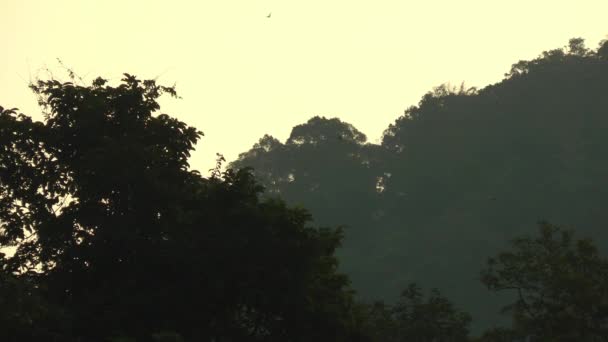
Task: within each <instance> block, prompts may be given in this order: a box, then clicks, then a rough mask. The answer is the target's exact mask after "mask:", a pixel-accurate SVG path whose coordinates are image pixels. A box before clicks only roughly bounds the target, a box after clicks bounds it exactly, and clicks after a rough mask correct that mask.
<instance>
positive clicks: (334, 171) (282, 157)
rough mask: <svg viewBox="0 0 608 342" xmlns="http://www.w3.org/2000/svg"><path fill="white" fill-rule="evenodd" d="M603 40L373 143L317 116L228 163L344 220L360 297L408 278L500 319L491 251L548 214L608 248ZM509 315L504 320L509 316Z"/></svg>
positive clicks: (457, 99) (402, 120) (346, 262)
mask: <svg viewBox="0 0 608 342" xmlns="http://www.w3.org/2000/svg"><path fill="white" fill-rule="evenodd" d="M607 85H608V44H606V43H604V44H603V45H602V46H601V47H600V48H599V49H598V50H596V51H593V50H588V49H586V48H585V47H584V44H583V41H582V39H572V40H571V41H570V43H569V46H567V47H566V48H564V49H556V50H552V51H547V52H544V53H543V54H542V55H541V56H539V57H538V58H537V59H534V60H531V61H520V62H518V63H516V64H514V65H513V67H512V69H511V71H510V72H509V73H508V74H506V75H505V79H504V80H502V81H501V82H499V83H497V84H493V85H490V86H487V87H485V88H483V89H480V90H476V89H467V88H465V87H460V88H451V87H449V86H441V87H438V88H436V89H434V90H433V91H432V92H429V93H428V94H427V95H425V96H424V97H423V98H422V100H421V101H420V103H419V104H418V106H414V107H410V108H409V109H407V110H406V111H405V113H404V115H403V116H401V117H399V118H397V119H396V120H395V123H394V124H392V125H390V126H389V127H388V128H387V129H386V130H385V132H384V135H383V139H382V143H381V145H374V144H370V143H367V142H366V137H365V135H364V134H363V133H361V132H360V131H358V130H357V129H356V128H354V127H353V126H352V125H350V124H348V123H345V122H342V121H340V120H338V119H326V118H323V117H314V118H312V119H310V120H309V121H308V122H307V123H305V124H303V125H299V126H296V127H295V128H294V129H293V131H292V134H291V136H290V137H289V139H288V140H287V141H286V142H285V143H282V142H280V141H278V140H277V139H274V138H272V137H271V136H269V135H266V136H264V137H263V138H262V139H260V141H259V142H258V143H257V144H256V145H254V147H253V148H252V149H251V150H249V151H247V152H245V153H242V154H241V155H240V157H239V159H238V160H236V161H234V162H233V163H232V164H231V165H232V166H234V167H244V166H251V167H253V168H254V172H255V175H256V176H257V177H258V179H259V180H260V181H261V182H262V184H263V185H264V186H265V187H266V188H267V191H268V194H278V195H280V196H282V197H283V198H284V199H286V200H287V201H288V203H292V204H301V205H302V206H304V207H306V208H308V209H310V210H311V212H312V214H313V217H314V218H315V222H316V223H317V224H321V225H336V224H344V225H346V227H347V228H346V229H345V235H346V241H345V243H344V247H343V248H342V249H341V250H340V251H339V257H340V261H341V266H342V269H343V270H344V271H346V273H348V274H349V275H350V276H351V278H352V279H353V283H354V287H355V289H356V290H358V291H359V293H360V294H361V295H362V296H363V297H365V298H385V299H388V300H393V299H394V298H395V297H396V296H397V294H398V293H399V291H400V289H402V288H403V287H404V286H405V285H406V284H407V283H409V282H410V281H418V282H419V283H421V284H422V285H423V286H424V287H438V288H439V289H440V290H441V291H442V293H444V294H446V296H447V297H449V298H450V299H453V300H454V301H455V302H456V304H457V305H458V306H459V307H461V308H463V309H465V310H467V311H469V312H471V313H472V315H473V324H474V327H475V329H476V330H477V329H479V328H482V327H488V326H492V325H494V324H496V323H497V322H499V321H501V319H500V318H499V315H498V309H497V308H499V307H500V306H501V304H503V303H506V302H507V301H508V299H509V298H508V297H500V298H499V297H497V296H495V295H492V294H491V293H489V292H488V291H487V290H486V289H485V288H484V287H483V286H482V284H481V283H480V281H479V270H480V269H481V268H482V266H483V265H484V263H485V261H486V259H487V257H490V256H491V255H493V254H494V253H495V252H496V251H497V250H498V249H499V248H503V247H504V246H505V244H506V242H507V241H508V240H509V239H512V238H514V237H515V236H517V235H519V234H522V233H527V232H530V231H532V230H534V229H535V227H536V222H537V221H539V220H548V221H550V222H553V223H556V224H560V225H563V226H567V227H576V228H577V229H578V230H579V233H578V234H579V235H581V236H590V237H593V238H594V239H595V240H596V241H597V243H598V245H599V247H600V249H602V250H604V251H606V250H607V249H608V239H607V238H608V209H607V208H606V203H608V158H607V157H606V151H608V134H607V132H608V93H607V90H608V88H607ZM503 321H504V319H503Z"/></svg>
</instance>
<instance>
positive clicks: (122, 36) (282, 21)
mask: <svg viewBox="0 0 608 342" xmlns="http://www.w3.org/2000/svg"><path fill="white" fill-rule="evenodd" d="M268 13H272V16H271V18H266V16H267V14H268ZM606 13H608V1H606V0H595V1H593V0H577V1H560V0H552V1H544V0H542V1H541V0H522V1H520V0H510V1H506V0H501V1H492V0H480V1H466V0H463V1H454V0H446V1H440V0H435V1H412V0H410V1H406V0H400V1H397V0H374V1H368V0H358V1H353V0H349V1H346V0H344V1H342V0H341V1H337V0H333V1H332V0H298V1H295V0H240V1H236V0H214V1H152V0H144V1H134V0H104V1H93V0H80V1H76V0H74V1H67V0H53V1H48V0H40V1H28V0H0V18H1V19H0V49H1V51H2V52H1V54H0V56H1V57H0V62H1V63H0V105H2V106H4V107H19V108H20V109H21V110H22V111H23V112H25V113H27V114H30V115H34V116H37V117H39V116H38V115H39V113H40V110H39V109H38V108H37V105H36V102H35V98H34V96H33V95H32V94H31V93H30V92H29V90H28V88H27V82H28V79H29V78H30V77H36V75H38V74H40V75H41V76H44V73H40V69H41V68H43V67H45V66H47V67H49V68H50V69H51V70H57V72H56V74H59V75H61V73H60V72H59V70H60V69H59V66H58V63H57V62H56V58H60V59H61V60H62V61H63V62H64V63H65V64H66V65H67V66H69V67H71V68H73V69H74V70H75V71H76V72H77V73H79V74H80V75H81V76H84V78H85V80H91V79H92V78H94V77H96V76H104V77H106V78H109V79H110V80H114V81H118V80H119V79H120V77H121V74H122V73H123V72H128V73H131V74H135V75H137V76H139V77H140V78H155V77H157V76H158V80H159V81H160V82H161V83H165V84H167V85H171V84H173V83H177V89H178V92H179V94H180V95H181V96H182V97H183V99H182V100H169V99H166V100H163V101H162V102H161V104H162V105H163V112H166V113H168V114H171V115H173V116H176V117H178V118H180V119H181V120H184V121H186V122H188V123H189V124H192V125H194V126H196V127H197V128H199V129H201V130H202V131H203V132H204V133H205V137H204V138H203V140H202V141H201V143H199V145H198V149H197V152H196V153H195V154H194V155H193V160H192V166H193V167H194V168H196V169H199V170H201V171H202V172H204V173H206V171H207V170H208V169H209V168H211V167H212V166H213V164H214V157H215V153H216V152H221V153H223V154H224V155H225V156H226V159H228V160H229V161H230V160H232V159H234V158H235V157H236V156H237V155H238V153H239V152H243V151H245V150H247V149H249V148H250V147H251V146H252V145H253V144H254V143H255V142H256V141H257V139H258V138H260V137H261V136H262V135H263V134H265V133H270V134H272V135H274V136H275V137H277V138H279V139H285V138H286V137H287V136H288V135H289V132H290V131H291V128H292V127H293V126H294V125H297V124H300V123H303V122H305V121H306V120H308V119H309V118H310V117H312V116H314V115H325V116H328V117H334V116H336V117H339V118H340V119H342V120H345V121H347V122H350V123H352V124H354V125H355V126H356V127H357V128H359V129H360V130H362V131H363V132H365V133H366V134H367V135H368V137H369V138H370V141H371V142H374V141H377V140H378V139H379V138H380V136H381V134H382V131H383V130H384V129H385V128H386V127H387V126H388V124H389V123H391V122H393V121H394V120H395V118H397V117H398V116H399V115H401V114H402V113H403V110H404V109H405V108H407V107H409V106H410V105H414V104H417V103H418V101H419V99H420V97H421V96H422V95H423V94H424V93H426V92H427V91H429V90H430V89H431V88H432V87H434V86H437V85H439V84H441V83H444V82H452V83H456V84H459V83H460V82H461V81H465V82H466V84H467V85H470V86H477V87H483V86H485V85H487V84H490V83H495V82H498V81H500V80H501V79H502V77H503V74H504V73H505V72H507V71H508V70H509V68H510V65H511V64H512V63H515V62H517V61H518V60H520V59H529V58H533V57H535V56H537V55H538V54H539V53H540V52H542V51H543V50H547V49H552V48H557V47H561V46H563V45H565V44H566V43H567V41H568V39H569V38H572V37H583V38H585V39H586V40H587V45H588V46H589V47H592V48H595V47H596V46H597V44H598V42H599V41H600V40H601V39H603V38H606V34H608V24H606V20H605V18H606Z"/></svg>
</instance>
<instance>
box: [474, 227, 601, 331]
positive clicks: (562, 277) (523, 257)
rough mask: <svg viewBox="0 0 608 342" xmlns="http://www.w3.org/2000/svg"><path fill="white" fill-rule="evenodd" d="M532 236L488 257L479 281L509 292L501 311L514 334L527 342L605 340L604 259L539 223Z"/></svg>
mask: <svg viewBox="0 0 608 342" xmlns="http://www.w3.org/2000/svg"><path fill="white" fill-rule="evenodd" d="M539 230H540V234H539V236H537V237H534V238H531V237H523V238H518V239H516V240H514V241H513V243H512V246H513V249H512V250H511V251H508V252H504V253H501V254H499V255H498V257H496V258H492V259H489V261H488V268H487V269H486V270H484V271H483V272H482V281H483V283H484V284H485V285H486V286H487V287H488V288H489V289H490V290H493V291H507V290H510V291H514V292H515V293H516V294H517V300H516V301H515V302H514V303H512V304H511V305H509V306H507V307H505V309H504V311H507V312H511V313H512V315H513V318H514V330H515V331H516V332H518V333H519V334H518V335H519V336H523V337H529V338H531V340H532V341H543V342H544V341H547V342H548V341H572V342H574V341H608V260H606V259H605V258H603V257H601V256H600V255H599V254H598V251H597V249H596V247H595V246H594V244H593V243H592V242H591V241H590V240H588V239H582V240H575V239H574V237H573V233H572V231H568V230H563V229H560V228H559V227H557V226H554V225H551V224H548V223H541V224H540V229H539Z"/></svg>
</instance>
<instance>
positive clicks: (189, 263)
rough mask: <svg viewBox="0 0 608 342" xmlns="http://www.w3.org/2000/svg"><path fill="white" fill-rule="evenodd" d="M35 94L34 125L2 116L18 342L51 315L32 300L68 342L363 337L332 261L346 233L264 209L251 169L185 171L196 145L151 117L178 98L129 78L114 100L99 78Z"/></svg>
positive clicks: (305, 216)
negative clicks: (206, 173) (58, 322)
mask: <svg viewBox="0 0 608 342" xmlns="http://www.w3.org/2000/svg"><path fill="white" fill-rule="evenodd" d="M32 89H33V90H34V92H35V93H36V94H38V95H39V101H40V104H41V105H42V107H43V108H44V109H45V113H44V114H45V121H44V122H34V121H32V120H31V118H29V117H27V116H25V115H22V114H17V112H16V110H13V109H10V110H5V109H3V108H0V120H1V122H0V247H6V246H13V247H14V248H16V250H15V253H14V255H13V256H12V257H10V258H8V259H7V260H6V262H5V264H6V269H7V272H6V273H5V274H3V275H2V277H3V278H2V279H0V280H2V283H1V284H2V285H4V287H2V286H0V290H1V291H0V300H4V301H6V302H5V303H6V307H8V308H14V309H15V313H14V314H12V315H13V316H14V317H13V316H10V317H13V318H10V317H9V316H3V317H0V320H2V321H1V322H0V323H2V324H4V325H7V326H8V325H11V328H14V329H16V330H15V332H14V334H13V335H14V336H18V337H19V336H27V335H23V332H24V331H25V330H24V329H25V328H24V327H28V326H36V327H38V326H39V327H46V326H48V324H49V322H50V320H49V317H55V316H56V315H46V314H45V315H43V314H38V312H39V311H40V310H46V309H45V308H46V306H47V304H40V305H37V304H36V303H37V302H36V300H37V298H38V297H37V296H40V298H42V299H43V300H44V302H48V305H49V307H58V308H61V310H62V311H65V312H66V316H65V317H64V318H65V320H66V322H65V326H69V328H65V329H64V330H63V334H64V335H63V336H62V337H61V338H60V339H59V340H62V341H69V340H70V339H74V340H77V341H81V340H86V341H107V340H108V339H113V340H115V341H116V340H124V341H127V340H135V341H159V340H163V341H166V340H168V339H169V340H171V339H172V340H174V341H178V340H183V341H201V340H215V341H311V340H317V341H323V340H332V341H348V340H351V337H352V336H355V335H357V334H358V333H357V328H356V326H355V322H354V321H353V319H352V315H351V311H350V310H351V309H350V308H351V307H352V306H353V301H352V290H350V289H349V286H348V284H349V280H348V278H347V277H346V276H344V275H342V274H340V273H338V272H337V260H336V258H335V256H334V252H335V250H336V248H337V247H338V246H339V245H340V241H341V239H342V233H341V231H340V230H335V229H329V228H315V227H311V226H310V225H309V222H310V220H311V216H310V214H309V213H308V212H307V211H306V210H304V209H300V208H290V207H287V206H286V204H285V203H284V202H283V201H281V200H280V199H261V198H260V197H261V196H260V194H261V193H262V191H263V188H262V187H261V186H260V185H259V184H257V182H256V181H255V179H254V178H253V176H252V175H251V173H250V172H249V171H248V170H246V169H243V170H239V171H238V172H237V171H233V170H231V169H229V170H227V171H226V172H223V173H220V172H219V168H218V170H216V171H215V172H214V173H213V174H212V176H211V177H209V178H204V177H202V176H201V175H200V174H199V173H198V172H197V171H193V170H190V169H189V165H188V157H189V156H190V153H191V151H192V150H193V148H194V145H195V144H196V142H197V141H198V139H199V138H200V137H201V135H202V133H201V132H200V131H198V130H196V129H195V128H193V127H190V126H188V125H186V124H185V123H183V122H181V121H179V120H177V119H175V118H171V117H170V116H169V115H166V114H156V113H155V112H156V111H157V110H158V109H159V105H158V103H157V98H158V97H159V96H160V95H162V94H163V93H169V94H171V95H173V96H176V93H175V90H174V88H171V87H164V86H160V85H157V84H156V83H155V82H154V81H140V80H139V79H137V78H136V77H134V76H131V75H128V74H125V77H124V78H123V80H122V83H121V84H120V85H119V86H116V87H113V86H110V85H108V84H107V81H106V80H104V79H101V78H98V79H96V80H94V81H93V82H92V84H91V85H90V86H82V85H76V84H74V83H72V82H64V83H62V82H59V81H56V80H50V81H39V82H37V83H36V84H34V85H32ZM220 162H221V160H220ZM34 275H35V276H34ZM30 279H31V282H32V283H31V285H30ZM30 289H32V291H31V292H30ZM42 289H44V290H42ZM34 290H35V291H34ZM11 296H12V297H14V298H16V299H17V300H18V305H21V306H22V307H19V306H17V307H15V305H17V304H15V305H12V304H11V303H10V302H9V301H8V300H9V299H10V298H11ZM30 302H33V303H34V304H28V303H30ZM19 303H20V304H19ZM40 303H43V301H41V302H40ZM11 305H12V306H11ZM43 313H44V312H43ZM20 334H21V335H20ZM41 336H42V335H41ZM24 339H25V340H36V339H38V336H35V335H34V333H32V334H31V335H30V336H28V337H27V338H24ZM40 339H41V340H45V341H48V340H49V339H48V338H47V339H44V338H43V337H40Z"/></svg>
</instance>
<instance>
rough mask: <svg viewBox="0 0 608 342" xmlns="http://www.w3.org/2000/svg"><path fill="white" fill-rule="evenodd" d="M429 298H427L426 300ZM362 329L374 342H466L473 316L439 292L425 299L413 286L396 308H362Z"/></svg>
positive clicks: (373, 306)
mask: <svg viewBox="0 0 608 342" xmlns="http://www.w3.org/2000/svg"><path fill="white" fill-rule="evenodd" d="M425 297H426V298H425ZM359 312H360V314H361V315H362V316H363V317H364V319H363V320H362V321H363V326H364V329H365V331H366V332H367V334H368V336H370V337H371V338H372V340H373V341H374V342H376V341H377V342H410V341H411V342H466V341H469V325H470V323H471V316H470V315H469V314H468V313H466V312H463V311H460V310H458V309H457V308H456V307H455V306H454V304H453V303H452V302H450V301H449V300H448V299H447V298H446V297H444V296H443V295H442V294H441V293H440V292H439V291H438V290H437V289H432V290H431V291H430V293H429V295H428V296H424V294H423V293H422V289H421V288H420V287H419V286H418V285H416V284H414V283H412V284H410V285H409V286H408V288H407V289H405V290H404V291H403V292H402V293H401V296H400V298H399V300H398V301H397V302H396V303H395V304H394V305H386V304H384V303H383V302H376V303H374V304H368V305H365V304H362V305H360V306H359Z"/></svg>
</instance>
